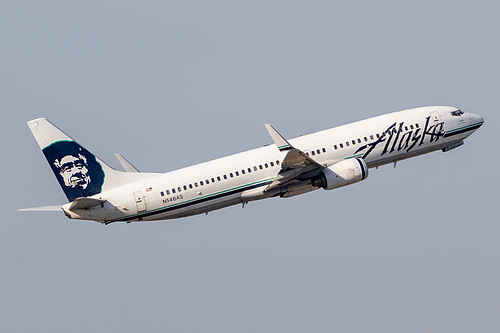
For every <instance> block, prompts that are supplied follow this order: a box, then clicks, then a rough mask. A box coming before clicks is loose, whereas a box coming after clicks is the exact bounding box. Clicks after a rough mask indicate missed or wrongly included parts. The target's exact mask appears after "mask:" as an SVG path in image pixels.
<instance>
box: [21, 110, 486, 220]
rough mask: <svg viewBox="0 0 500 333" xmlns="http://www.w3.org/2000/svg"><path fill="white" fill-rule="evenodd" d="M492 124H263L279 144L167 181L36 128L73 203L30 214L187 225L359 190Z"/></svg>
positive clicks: (454, 117)
mask: <svg viewBox="0 0 500 333" xmlns="http://www.w3.org/2000/svg"><path fill="white" fill-rule="evenodd" d="M483 123H484V119H483V117H481V116H479V115H475V114H472V113H468V112H463V111H461V110H460V109H458V108H455V107H451V106H427V107H419V108H413V109H408V110H404V111H398V112H393V113H388V114H385V115H381V116H377V117H374V118H370V119H366V120H361V121H358V122H354V123H351V124H347V125H343V126H339V127H334V128H331V129H327V130H323V131H320V132H315V133H312V134H309V135H304V136H300V137H298V138H294V139H290V140H287V139H285V138H284V137H283V136H282V135H281V134H279V133H278V132H277V131H276V130H275V129H274V127H272V126H271V125H269V124H264V126H265V127H266V129H267V131H268V132H269V134H270V136H271V138H272V140H273V142H274V143H273V144H270V145H267V146H264V147H260V148H256V149H252V150H248V151H245V152H242V153H239V154H235V155H231V156H227V157H223V158H219V159H215V160H212V161H209V162H205V163H201V164H197V165H193V166H189V167H186V168H182V169H178V170H174V171H170V172H166V173H143V172H139V171H138V170H137V169H136V168H135V167H134V166H133V165H132V164H131V163H130V162H128V161H127V160H126V159H125V158H124V157H123V156H122V155H120V154H115V155H116V157H117V158H118V160H119V162H120V164H121V165H122V166H123V168H124V170H125V171H119V170H116V169H113V168H112V167H110V166H109V165H107V164H106V163H104V162H103V161H102V160H101V159H99V158H98V157H96V156H95V155H93V154H92V153H91V152H89V151H88V150H86V149H85V148H84V147H82V146H81V145H79V144H78V143H76V142H75V141H74V140H73V139H72V138H71V137H69V136H68V135H67V134H65V133H64V132H63V131H62V130H60V129H59V128H57V127H56V126H55V125H53V124H52V123H51V122H49V121H48V120H47V119H45V118H38V119H34V120H31V121H28V126H29V128H30V130H31V132H32V133H33V135H34V137H35V139H36V141H37V143H38V145H39V146H40V148H41V150H42V152H43V154H44V156H45V158H46V159H47V161H48V163H49V165H50V167H51V169H52V171H53V173H54V175H55V176H56V178H57V180H58V181H59V184H60V186H61V187H62V189H63V191H64V193H65V195H66V197H67V198H68V203H66V204H64V205H59V206H50V207H38V208H27V209H20V210H21V211H53V210H57V211H60V210H61V209H62V211H63V212H64V214H65V215H66V216H67V217H68V218H70V219H80V220H93V221H97V222H100V223H103V224H109V223H112V222H119V221H121V222H128V223H129V222H136V221H154V220H166V219H174V218H181V217H186V216H192V215H197V214H208V212H211V211H214V210H217V209H221V208H224V207H228V206H232V205H237V204H241V205H242V206H243V207H244V206H245V204H247V203H248V202H250V201H255V200H260V199H265V198H271V197H281V198H289V197H293V196H296V195H299V194H304V193H307V192H311V191H314V190H317V189H320V188H322V189H325V190H333V189H336V188H340V187H343V186H347V185H350V184H354V183H357V182H360V181H362V180H364V179H366V178H367V177H368V170H369V169H371V168H378V167H379V166H381V165H385V164H389V163H394V166H396V163H397V162H398V161H400V160H404V159H407V158H411V157H415V156H419V155H423V154H427V153H430V152H433V151H438V150H442V151H443V152H448V151H450V150H452V149H455V148H457V147H460V146H462V145H463V144H464V140H465V139H466V138H468V137H469V136H470V135H471V134H472V133H474V132H475V131H476V130H477V129H478V128H479V127H481V126H482V125H483Z"/></svg>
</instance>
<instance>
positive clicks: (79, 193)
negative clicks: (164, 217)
mask: <svg viewBox="0 0 500 333" xmlns="http://www.w3.org/2000/svg"><path fill="white" fill-rule="evenodd" d="M28 126H29V128H30V130H31V132H32V133H33V135H34V137H35V140H36V142H37V143H38V145H39V146H40V149H41V150H42V152H43V154H44V155H45V158H46V159H47V162H48V163H49V165H50V168H51V169H52V172H54V175H55V176H56V178H57V180H58V181H59V185H61V188H62V189H63V191H64V193H65V194H66V197H67V198H68V200H69V201H70V202H71V201H73V200H75V199H76V198H79V197H88V196H92V195H95V194H99V193H101V192H102V191H106V190H111V189H114V188H116V187H119V186H121V185H125V184H127V183H131V182H134V181H137V180H140V179H144V178H145V177H151V175H154V174H139V173H126V172H120V171H116V170H114V169H113V168H111V167H110V166H108V165H107V164H106V163H104V162H103V161H102V160H100V159H99V158H97V157H96V156H95V155H94V154H92V153H91V152H89V151H88V150H87V149H85V148H84V147H82V146H80V145H79V144H78V143H77V142H75V141H74V140H73V139H72V138H71V137H69V136H68V135H67V134H66V133H64V132H63V131H61V130H60V129H59V128H57V127H56V126H55V125H53V124H52V123H51V122H50V121H48V120H47V119H45V118H38V119H34V120H31V121H28ZM137 175H140V176H137Z"/></svg>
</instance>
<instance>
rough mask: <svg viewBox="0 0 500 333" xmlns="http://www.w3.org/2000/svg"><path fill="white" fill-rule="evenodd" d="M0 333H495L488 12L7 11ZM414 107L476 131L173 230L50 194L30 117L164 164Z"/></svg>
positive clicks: (121, 6)
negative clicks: (323, 185) (353, 177)
mask: <svg viewBox="0 0 500 333" xmlns="http://www.w3.org/2000/svg"><path fill="white" fill-rule="evenodd" d="M0 13H1V14H0V41H1V44H0V45H1V46H0V47H1V52H0V70H1V72H0V73H1V78H0V91H1V94H0V96H1V98H0V110H1V112H2V121H1V122H0V126H1V131H0V135H1V139H2V140H1V142H2V145H1V147H2V156H4V158H3V163H1V173H0V174H1V177H2V180H1V184H2V186H1V191H2V203H1V205H2V211H3V212H4V213H5V214H4V217H3V219H2V223H0V264H1V274H0V286H1V287H0V322H1V326H2V330H3V331H5V332H13V331H16V332H40V331H50V332H68V331H70V332H89V331H93V332H137V331H147V332H154V331H162V332H287V333H290V332H306V331H307V332H332V331H337V332H407V333H413V332H414V333H417V332H427V331H428V329H429V325H430V326H431V327H432V332H455V333H457V332H472V331H476V332H497V331H498V329H499V328H500V316H499V315H498V314H499V313H500V288H499V287H498V281H500V268H499V265H498V263H499V262H500V251H499V245H498V239H499V232H500V227H499V224H498V221H497V219H498V218H497V216H496V215H497V214H496V211H497V205H498V194H497V193H498V185H499V181H498V176H497V175H496V169H497V166H498V163H499V158H498V148H497V147H495V146H494V144H495V142H496V141H497V140H494V136H493V135H494V133H495V134H498V130H499V128H498V121H499V115H498V111H497V108H498V105H499V100H498V96H499V86H500V79H499V78H500V66H499V64H498V59H499V58H500V55H499V50H500V48H499V45H498V44H499V43H498V42H499V33H500V21H499V20H498V17H500V4H499V3H498V2H497V1H462V2H456V1H404V2H403V1H379V2H372V1H367V2H364V1H361V2H359V1H356V2H350V3H347V2H338V3H333V2H331V1H307V2H305V1H304V2H297V1H247V2H234V1H191V2H187V1H178V2H168V3H165V1H141V2H135V1H115V2H111V1H85V2H81V1H80V2H73V1H71V2H68V1H43V2H35V1H22V0H21V1H15V2H13V1H9V2H4V3H3V4H2V5H0ZM424 105H453V106H457V107H460V108H462V109H463V110H466V111H470V112H474V113H477V114H481V115H482V116H484V118H485V120H486V124H485V125H484V126H483V127H482V128H481V129H480V130H479V131H478V132H477V133H475V134H474V135H473V136H472V137H471V138H469V139H468V140H467V141H466V143H465V146H463V147H461V148H460V149H457V150H453V151H451V152H449V153H446V154H443V153H441V152H437V153H433V154H429V155H426V156H422V157H418V158H415V159H411V160H407V161H404V162H401V163H399V164H398V167H397V168H396V169H393V168H392V166H385V167H382V168H380V169H379V170H371V173H370V176H369V178H368V179H367V180H366V181H364V182H362V183H359V184H355V185H353V186H349V187H347V188H344V189H340V190H335V191H328V192H327V191H322V190H321V191H316V192H314V193H311V194H307V195H304V196H299V197H295V198H290V199H270V200H266V201H261V202H255V203H250V204H249V205H248V206H246V207H245V209H241V207H232V208H227V209H224V210H220V211H216V212H213V213H210V214H209V215H208V216H204V215H203V216H196V217H191V218H187V219H181V220H174V221H164V222H153V223H143V224H140V223H135V224H134V223H132V224H129V225H126V224H112V225H109V226H102V225H100V224H98V223H94V222H85V221H71V220H68V219H67V218H66V217H65V216H64V215H63V214H62V213H19V212H16V211H15V209H17V208H23V207H36V206H44V205H54V204H58V203H64V202H65V197H64V194H63V192H62V191H61V189H60V188H59V186H58V184H57V182H56V180H55V178H54V176H53V175H52V173H51V171H50V168H49V166H48V165H47V163H46V161H45V159H44V158H43V156H42V154H41V152H40V151H39V149H38V146H37V144H36V142H35V140H34V139H33V137H32V135H31V133H30V131H29V129H28V127H27V126H26V121H27V120H30V119H33V118H37V117H40V116H45V117H47V118H49V119H50V120H51V121H53V122H54V123H55V124H57V125H58V126H59V127H61V128H62V129H63V130H65V131H66V132H67V133H68V134H69V135H71V136H72V137H74V138H75V139H76V140H77V141H78V142H79V143H81V144H82V145H83V146H85V147H86V148H87V149H89V150H90V151H92V152H94V153H95V154H97V155H98V156H100V157H101V158H102V159H104V160H105V161H107V162H108V163H110V164H111V165H114V166H118V163H117V162H116V160H115V159H114V156H112V153H114V152H119V153H122V154H124V155H125V157H126V158H127V159H129V160H130V161H131V162H132V163H133V164H134V165H135V166H136V167H138V168H139V169H140V170H142V171H158V172H159V171H169V170H173V169H176V168H179V167H183V166H187V165H191V164H194V163H198V162H203V161H207V160H210V159H213V158H216V157H221V156H224V155H228V154H231V153H236V152H239V151H243V150H246V149H250V148H255V147H258V146H261V145H264V144H268V143H271V139H270V137H269V136H268V134H267V132H266V131H265V129H264V127H263V126H262V123H267V122H269V123H271V124H273V125H274V126H275V127H276V128H277V129H278V130H279V131H280V132H281V133H282V134H283V135H284V136H286V137H288V138H291V137H295V136H298V135H300V134H307V133H310V132H314V131H317V130H321V129H325V128H329V127H333V126H336V125H341V124H345V123H348V122H352V121H356V120H360V119H363V118H368V117H371V116H375V115H378V114H382V113H385V112H391V111H397V110H400V109H405V108H410V107H416V106H424Z"/></svg>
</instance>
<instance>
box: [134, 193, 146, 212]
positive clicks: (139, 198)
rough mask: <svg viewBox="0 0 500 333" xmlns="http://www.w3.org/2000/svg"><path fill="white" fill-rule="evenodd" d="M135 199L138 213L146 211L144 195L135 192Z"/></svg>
mask: <svg viewBox="0 0 500 333" xmlns="http://www.w3.org/2000/svg"><path fill="white" fill-rule="evenodd" d="M134 198H135V203H136V205H137V212H138V213H140V212H144V211H146V198H145V197H144V194H142V191H135V192H134Z"/></svg>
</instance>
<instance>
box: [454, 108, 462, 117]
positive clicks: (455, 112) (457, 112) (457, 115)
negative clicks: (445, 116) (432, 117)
mask: <svg viewBox="0 0 500 333" xmlns="http://www.w3.org/2000/svg"><path fill="white" fill-rule="evenodd" d="M463 114H464V113H463V112H462V111H460V110H457V111H453V112H452V113H451V115H452V116H455V117H460V116H461V115H463Z"/></svg>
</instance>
